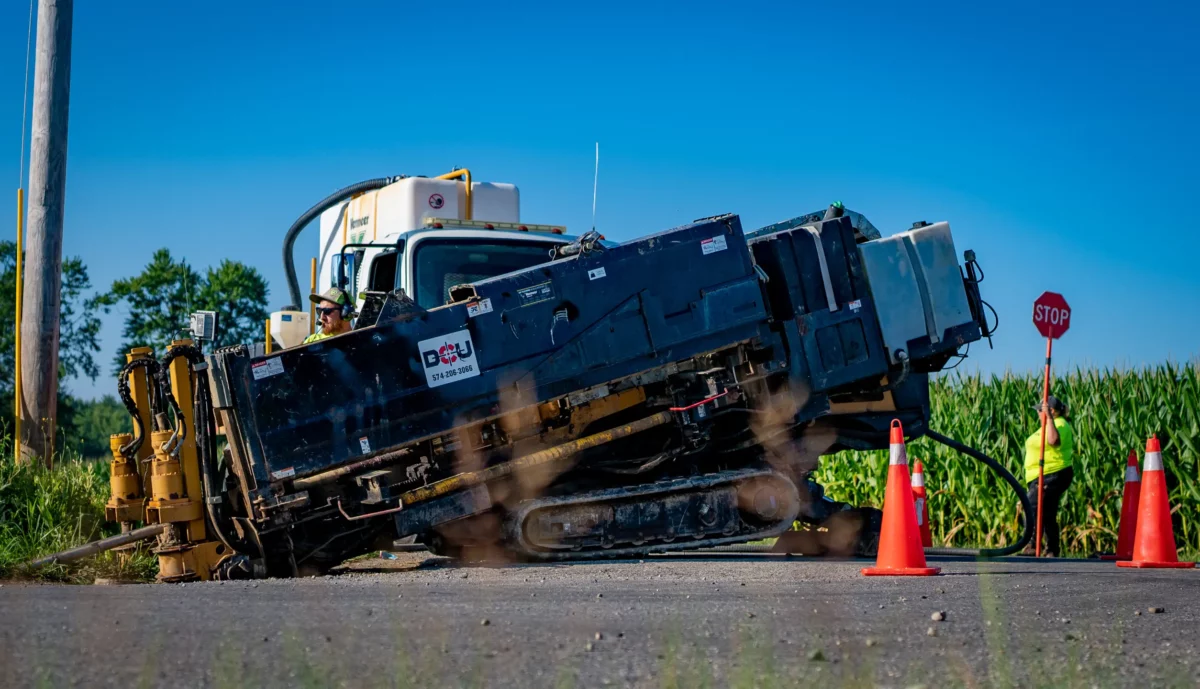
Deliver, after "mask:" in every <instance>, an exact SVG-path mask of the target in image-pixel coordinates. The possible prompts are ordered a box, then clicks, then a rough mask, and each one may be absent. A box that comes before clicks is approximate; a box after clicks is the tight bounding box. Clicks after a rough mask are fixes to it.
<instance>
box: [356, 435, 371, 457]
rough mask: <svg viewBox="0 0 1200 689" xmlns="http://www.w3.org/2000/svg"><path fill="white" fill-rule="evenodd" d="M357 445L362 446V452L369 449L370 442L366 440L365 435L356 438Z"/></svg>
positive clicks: (366, 451)
mask: <svg viewBox="0 0 1200 689" xmlns="http://www.w3.org/2000/svg"><path fill="white" fill-rule="evenodd" d="M358 446H359V447H361V448H362V451H363V454H366V453H368V452H370V451H371V442H370V441H369V440H367V436H365V435H364V436H363V437H361V438H359V439H358Z"/></svg>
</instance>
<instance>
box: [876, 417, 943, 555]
mask: <svg viewBox="0 0 1200 689" xmlns="http://www.w3.org/2000/svg"><path fill="white" fill-rule="evenodd" d="M890 441H891V443H890V444H891V459H890V460H889V461H888V481H887V491H886V492H885V493H884V495H883V527H882V529H881V530H880V533H879V554H878V555H877V556H876V559H875V566H874V567H869V568H866V569H864V570H862V573H863V574H864V575H866V576H869V577H872V576H910V577H912V576H917V577H924V576H929V575H931V574H937V573H938V572H940V571H942V570H941V569H940V568H938V567H926V566H925V551H924V549H922V548H921V533H920V531H919V529H918V528H917V515H916V511H915V510H914V509H913V499H912V483H911V480H910V478H909V476H908V454H907V452H906V451H905V449H904V429H903V428H901V426H900V420H899V419H893V420H892V433H891V438H890Z"/></svg>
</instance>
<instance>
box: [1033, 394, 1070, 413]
mask: <svg viewBox="0 0 1200 689" xmlns="http://www.w3.org/2000/svg"><path fill="white" fill-rule="evenodd" d="M1046 402H1047V403H1049V405H1050V411H1054V412H1058V413H1059V414H1062V413H1064V412H1066V411H1067V405H1065V404H1063V403H1062V400H1060V399H1058V398H1057V397H1055V396H1054V395H1050V396H1049V397H1047V398H1046ZM1033 410H1034V411H1041V410H1042V403H1041V402H1038V403H1037V404H1035V405H1033Z"/></svg>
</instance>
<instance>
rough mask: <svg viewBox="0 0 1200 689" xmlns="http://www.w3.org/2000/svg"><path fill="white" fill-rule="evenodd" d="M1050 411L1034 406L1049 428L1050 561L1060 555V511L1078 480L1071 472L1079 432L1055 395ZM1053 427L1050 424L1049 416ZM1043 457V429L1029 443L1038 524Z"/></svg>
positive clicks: (1028, 477) (1028, 476)
mask: <svg viewBox="0 0 1200 689" xmlns="http://www.w3.org/2000/svg"><path fill="white" fill-rule="evenodd" d="M1046 403H1047V404H1046V406H1048V407H1049V411H1047V410H1046V409H1043V408H1042V404H1041V403H1040V402H1039V403H1038V404H1037V405H1035V406H1034V409H1035V410H1037V412H1038V417H1039V419H1040V420H1041V422H1042V423H1043V424H1045V426H1046V465H1045V468H1044V470H1043V477H1044V482H1045V486H1044V487H1043V489H1042V491H1043V493H1044V496H1043V498H1042V499H1043V500H1045V501H1046V502H1045V504H1044V505H1043V506H1042V538H1043V540H1042V553H1044V554H1045V555H1048V556H1050V557H1057V556H1058V554H1059V545H1060V544H1059V530H1058V508H1059V505H1060V504H1061V503H1062V497H1063V494H1064V493H1066V492H1067V488H1069V487H1070V485H1071V480H1072V479H1074V478H1075V472H1074V470H1073V469H1072V468H1071V465H1072V464H1073V461H1074V455H1075V432H1074V430H1072V429H1071V424H1069V423H1068V422H1067V405H1065V404H1063V403H1062V401H1061V400H1059V399H1058V398H1057V397H1055V396H1054V395H1050V396H1049V397H1048V398H1047V399H1046ZM1047 413H1048V414H1049V415H1050V416H1049V418H1050V419H1051V420H1052V421H1053V423H1046V415H1047ZM1041 454H1042V429H1041V426H1040V425H1039V426H1038V429H1037V430H1036V431H1034V432H1033V435H1031V436H1029V437H1028V438H1027V439H1026V440H1025V481H1026V483H1028V485H1029V502H1030V503H1032V506H1033V510H1032V511H1031V512H1030V513H1029V515H1028V516H1027V518H1028V519H1032V520H1034V522H1035V524H1036V521H1037V510H1038V460H1039V458H1040V457H1041ZM1034 550H1035V549H1034V545H1033V544H1032V543H1031V544H1029V547H1027V548H1026V549H1025V550H1024V551H1023V552H1022V554H1023V555H1033V554H1034Z"/></svg>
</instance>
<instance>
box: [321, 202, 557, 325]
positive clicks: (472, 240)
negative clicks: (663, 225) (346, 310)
mask: <svg viewBox="0 0 1200 689" xmlns="http://www.w3.org/2000/svg"><path fill="white" fill-rule="evenodd" d="M425 224H426V226H425V227H424V228H421V229H418V230H410V231H408V232H398V233H393V234H389V235H387V236H385V237H384V238H383V239H382V240H381V241H379V242H376V243H371V244H364V245H355V246H347V247H345V248H344V249H343V250H342V251H341V252H339V254H338V257H336V258H335V260H334V270H333V271H331V273H330V282H329V283H328V284H325V285H320V286H319V287H321V288H328V287H334V286H337V287H342V288H343V289H345V290H347V291H349V292H350V293H351V294H354V295H358V296H359V299H358V302H357V303H358V305H360V306H361V304H362V299H361V295H362V293H364V292H368V291H370V292H390V291H392V290H396V289H402V290H404V292H405V294H407V295H408V296H409V297H411V298H412V299H413V300H414V301H415V302H417V304H418V305H420V306H421V307H422V308H424V309H432V308H436V307H438V306H442V305H443V304H445V303H446V302H447V301H448V299H449V290H450V288H451V287H453V286H455V285H461V284H464V283H471V282H477V281H479V280H485V279H487V278H493V277H497V276H500V275H505V274H507V273H512V272H515V271H518V270H524V269H525V268H529V267H530V266H535V265H538V264H539V263H546V262H547V261H550V260H551V259H552V256H551V253H552V251H553V249H554V247H556V246H558V245H561V244H566V243H569V242H570V241H572V239H573V238H572V237H569V236H567V235H565V234H563V228H561V227H555V226H550V225H527V224H519V223H493V222H485V221H479V220H455V219H441V218H429V219H427V221H426V223H425Z"/></svg>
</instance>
